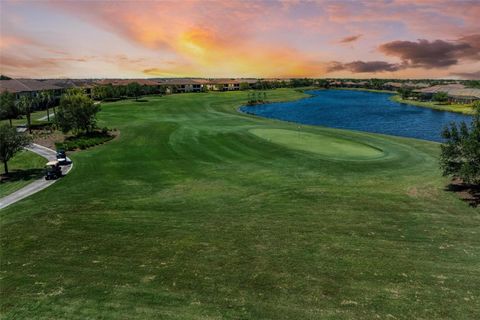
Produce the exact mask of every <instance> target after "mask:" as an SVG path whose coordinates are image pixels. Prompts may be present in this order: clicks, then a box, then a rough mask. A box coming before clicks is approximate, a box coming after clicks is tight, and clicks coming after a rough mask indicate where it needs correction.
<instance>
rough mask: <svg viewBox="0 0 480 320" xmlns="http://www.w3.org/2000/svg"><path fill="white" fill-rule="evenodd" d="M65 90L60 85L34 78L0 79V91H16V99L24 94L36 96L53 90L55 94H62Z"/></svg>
mask: <svg viewBox="0 0 480 320" xmlns="http://www.w3.org/2000/svg"><path fill="white" fill-rule="evenodd" d="M63 90H64V88H62V87H60V86H57V85H54V84H51V83H48V82H44V81H40V80H34V79H11V80H0V92H3V91H8V92H11V93H14V94H15V98H16V99H18V98H20V97H21V96H23V95H29V96H34V97H36V96H38V95H39V94H40V92H42V91H52V92H53V94H54V95H55V96H60V95H61V93H62V92H63Z"/></svg>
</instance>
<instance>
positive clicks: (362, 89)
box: [330, 88, 396, 93]
mask: <svg viewBox="0 0 480 320" xmlns="http://www.w3.org/2000/svg"><path fill="white" fill-rule="evenodd" d="M330 89H334V90H356V91H367V92H378V93H396V91H393V90H380V89H367V88H330Z"/></svg>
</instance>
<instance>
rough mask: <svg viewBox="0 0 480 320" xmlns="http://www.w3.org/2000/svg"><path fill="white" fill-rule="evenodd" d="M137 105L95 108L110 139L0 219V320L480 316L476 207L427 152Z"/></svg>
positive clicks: (230, 111) (194, 100)
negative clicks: (113, 133)
mask: <svg viewBox="0 0 480 320" xmlns="http://www.w3.org/2000/svg"><path fill="white" fill-rule="evenodd" d="M304 97H306V96H305V95H304V94H303V93H301V92H298V91H295V90H293V89H278V90H271V91H267V99H268V100H270V101H285V100H292V99H300V98H304ZM144 98H145V99H146V100H148V101H142V102H140V101H139V102H135V101H132V100H124V101H119V102H113V103H102V106H101V108H102V111H101V112H100V113H99V121H98V126H99V127H104V126H108V127H109V128H115V129H118V130H119V132H120V134H119V136H118V137H117V138H116V139H114V140H112V141H110V142H108V143H106V144H104V145H101V146H97V147H94V148H92V149H89V150H85V151H80V152H76V153H72V154H71V158H72V159H73V161H74V163H75V167H74V168H73V169H72V171H71V173H69V174H68V176H66V177H65V178H63V179H60V180H59V181H58V182H57V183H55V184H53V185H52V186H50V187H49V188H47V189H45V190H43V191H41V192H39V193H37V194H35V195H32V196H31V197H28V198H26V199H24V200H22V201H20V202H18V203H16V204H14V205H12V206H10V207H8V208H6V209H3V210H1V211H0V218H1V220H0V239H1V256H0V261H1V273H0V288H1V295H0V318H1V319H276V320H278V319H377V318H378V319H414V318H415V319H474V318H476V317H478V315H479V314H480V291H479V288H480V237H479V235H480V215H479V210H478V209H474V208H471V207H469V206H468V205H467V204H466V203H464V202H462V201H460V200H459V199H458V198H457V196H456V195H455V194H453V193H451V192H447V191H445V186H446V185H448V178H444V177H442V176H441V173H440V170H439V168H438V155H439V145H438V144H437V143H432V142H428V141H421V140H414V139H406V138H399V137H392V136H385V135H376V134H369V133H362V132H353V131H346V130H336V129H330V128H324V127H313V126H299V125H297V124H293V123H286V122H281V121H276V120H269V119H262V118H259V117H255V116H250V115H246V114H242V113H240V112H238V111H237V109H238V108H239V107H240V106H242V105H244V104H245V103H246V101H247V100H248V92H241V91H239V92H222V93H198V94H176V95H168V96H163V97H158V96H157V97H154V96H148V97H144ZM299 132H300V133H299ZM295 135H299V136H300V138H301V140H299V139H296V138H295ZM299 141H302V142H299ZM352 160H355V161H352Z"/></svg>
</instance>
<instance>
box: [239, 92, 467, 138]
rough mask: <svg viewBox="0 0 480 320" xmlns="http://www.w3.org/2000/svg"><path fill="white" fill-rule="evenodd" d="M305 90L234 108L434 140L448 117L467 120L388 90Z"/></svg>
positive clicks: (301, 121)
mask: <svg viewBox="0 0 480 320" xmlns="http://www.w3.org/2000/svg"><path fill="white" fill-rule="evenodd" d="M305 94H308V95H310V97H305V98H302V99H298V100H295V101H288V102H272V103H266V104H260V105H254V106H241V107H239V108H238V111H240V112H242V113H246V114H250V115H254V116H259V117H263V118H269V119H274V120H279V121H287V122H292V123H297V124H303V125H316V126H324V127H329V128H336V129H345V130H354V131H363V132H368V133H377V134H385V135H391V136H397V137H404V138H414V139H422V140H427V141H431V142H437V143H438V142H442V141H443V140H442V138H441V131H442V130H443V128H444V127H445V126H446V125H448V124H449V123H450V122H452V121H453V122H460V121H467V122H468V120H469V118H470V116H469V115H468V114H461V113H454V112H449V111H447V110H435V109H430V108H422V107H418V106H414V105H409V104H404V103H399V102H396V101H392V100H391V96H392V94H393V93H392V92H372V91H365V90H345V89H342V90H335V89H334V90H315V89H313V90H305ZM428 110H430V111H428ZM431 111H434V112H433V113H432V112H431Z"/></svg>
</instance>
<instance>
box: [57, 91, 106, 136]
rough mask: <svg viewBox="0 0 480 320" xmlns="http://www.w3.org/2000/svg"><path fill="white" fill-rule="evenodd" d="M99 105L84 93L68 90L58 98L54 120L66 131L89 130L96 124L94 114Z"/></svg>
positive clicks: (97, 110) (98, 109)
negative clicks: (58, 102) (58, 103)
mask: <svg viewBox="0 0 480 320" xmlns="http://www.w3.org/2000/svg"><path fill="white" fill-rule="evenodd" d="M99 111H100V105H99V104H95V103H94V102H93V100H92V99H90V98H89V97H88V96H87V95H86V94H85V93H83V92H81V91H77V90H69V91H67V93H65V94H64V95H62V97H61V98H60V105H59V106H58V110H57V114H56V115H55V120H56V122H57V125H58V126H59V128H60V129H61V130H62V131H63V132H65V133H67V132H69V131H74V132H75V133H78V132H81V131H84V132H91V131H93V129H95V126H96V115H97V113H98V112H99Z"/></svg>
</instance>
